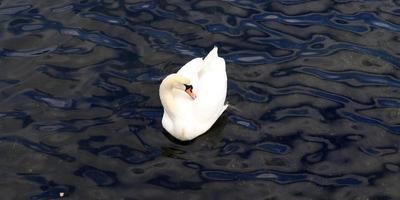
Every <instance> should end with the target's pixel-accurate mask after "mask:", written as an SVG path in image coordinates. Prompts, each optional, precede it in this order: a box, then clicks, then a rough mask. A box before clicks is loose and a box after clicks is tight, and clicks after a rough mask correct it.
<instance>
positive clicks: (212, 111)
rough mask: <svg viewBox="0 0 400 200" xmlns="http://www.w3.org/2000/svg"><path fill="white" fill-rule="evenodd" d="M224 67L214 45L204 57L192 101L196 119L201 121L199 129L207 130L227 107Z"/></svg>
mask: <svg viewBox="0 0 400 200" xmlns="http://www.w3.org/2000/svg"><path fill="white" fill-rule="evenodd" d="M225 68H226V67H225V60H224V59H222V58H220V57H219V56H218V48H217V47H214V49H213V50H212V51H211V52H210V53H209V54H208V55H207V57H206V58H205V59H204V63H203V66H202V68H201V70H200V71H199V76H198V86H197V87H198V92H197V93H198V94H197V99H196V101H194V105H195V106H194V110H195V113H196V119H197V121H199V122H203V123H201V127H199V129H205V130H208V129H209V128H210V127H211V126H212V125H213V124H214V123H215V121H217V119H218V117H219V116H220V115H221V114H222V112H223V111H224V110H225V109H226V107H227V106H225V98H226V91H227V77H226V70H225ZM199 124H200V123H199Z"/></svg>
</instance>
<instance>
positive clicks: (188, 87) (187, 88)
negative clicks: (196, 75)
mask: <svg viewBox="0 0 400 200" xmlns="http://www.w3.org/2000/svg"><path fill="white" fill-rule="evenodd" d="M184 85H185V91H187V90H190V91H192V90H193V86H192V85H186V84H184Z"/></svg>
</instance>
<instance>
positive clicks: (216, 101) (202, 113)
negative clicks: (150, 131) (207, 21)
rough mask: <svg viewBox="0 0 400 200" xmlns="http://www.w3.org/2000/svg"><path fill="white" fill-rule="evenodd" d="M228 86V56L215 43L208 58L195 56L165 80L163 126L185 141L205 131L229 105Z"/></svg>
mask: <svg viewBox="0 0 400 200" xmlns="http://www.w3.org/2000/svg"><path fill="white" fill-rule="evenodd" d="M185 86H186V89H185ZM188 87H192V88H193V91H192V89H191V88H188ZM226 90H227V78H226V70H225V60H224V59H223V58H220V57H218V48H216V47H214V49H213V50H212V51H210V53H209V54H208V55H207V56H206V58H204V60H203V59H201V58H195V59H193V60H191V61H190V62H188V63H187V64H185V65H184V66H183V67H182V68H181V69H180V70H179V71H178V72H177V73H176V74H170V75H169V76H167V77H166V78H165V79H164V80H163V81H162V83H161V85H160V99H161V103H162V105H163V107H164V115H163V118H162V125H163V127H164V128H165V129H166V130H167V131H168V132H169V133H170V134H171V135H173V136H174V137H175V138H177V139H179V140H183V141H184V140H192V139H194V138H195V137H197V136H199V135H201V134H203V133H204V132H206V131H207V130H208V129H210V128H211V126H212V125H213V124H214V123H215V121H217V119H218V118H219V116H220V115H221V114H222V113H223V112H224V110H225V109H226V108H227V107H228V105H225V98H226ZM185 92H186V93H185Z"/></svg>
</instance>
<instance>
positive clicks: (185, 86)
mask: <svg viewBox="0 0 400 200" xmlns="http://www.w3.org/2000/svg"><path fill="white" fill-rule="evenodd" d="M167 83H169V84H170V85H171V86H172V88H174V89H177V90H181V91H184V92H186V93H187V94H188V95H189V96H190V97H192V99H196V94H195V93H193V86H192V84H191V81H190V80H189V79H188V78H186V77H183V76H181V75H178V74H171V75H169V76H167V77H166V78H165V79H164V80H163V82H162V83H161V85H163V84H167Z"/></svg>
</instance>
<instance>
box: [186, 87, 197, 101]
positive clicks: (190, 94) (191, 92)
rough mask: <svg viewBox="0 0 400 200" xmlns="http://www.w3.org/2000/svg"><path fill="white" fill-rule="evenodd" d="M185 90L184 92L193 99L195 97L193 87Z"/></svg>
mask: <svg viewBox="0 0 400 200" xmlns="http://www.w3.org/2000/svg"><path fill="white" fill-rule="evenodd" d="M185 92H186V93H187V94H188V95H189V96H190V97H192V99H193V100H195V99H196V94H195V93H193V88H192V87H190V88H188V89H186V90H185Z"/></svg>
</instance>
